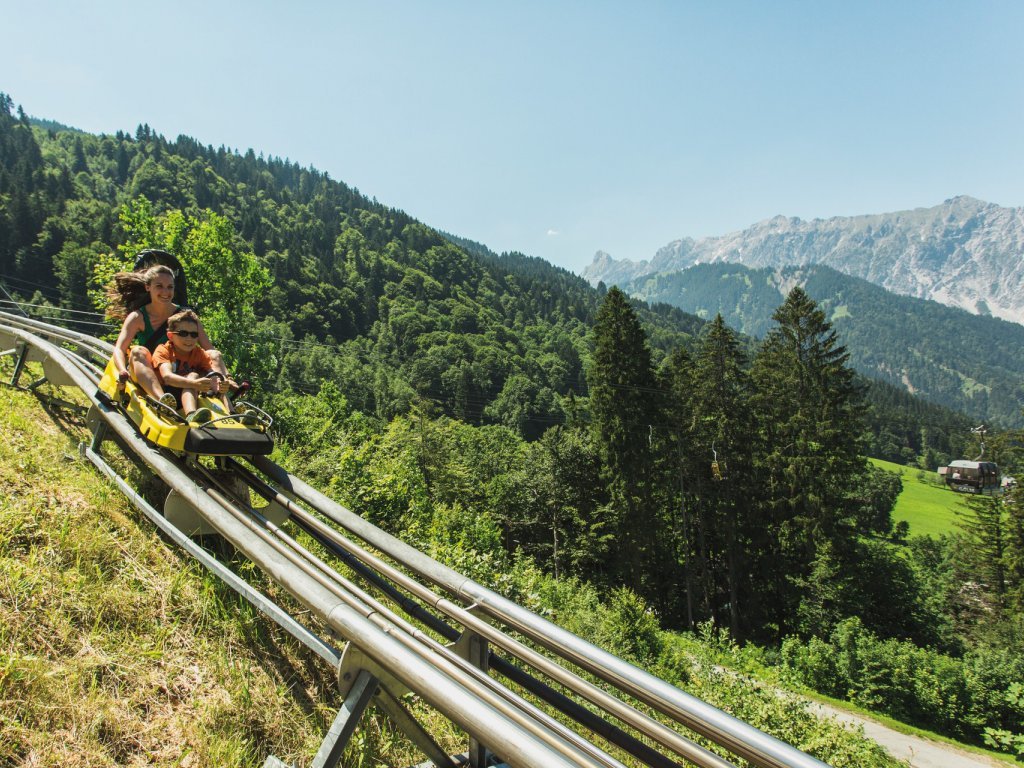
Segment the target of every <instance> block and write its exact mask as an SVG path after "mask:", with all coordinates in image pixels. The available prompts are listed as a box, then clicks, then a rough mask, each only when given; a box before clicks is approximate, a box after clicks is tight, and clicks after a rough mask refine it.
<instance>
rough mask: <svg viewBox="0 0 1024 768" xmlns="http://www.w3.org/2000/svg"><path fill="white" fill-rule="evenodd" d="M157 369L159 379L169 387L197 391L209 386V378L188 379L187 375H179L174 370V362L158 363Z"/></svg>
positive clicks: (202, 390) (204, 389)
mask: <svg viewBox="0 0 1024 768" xmlns="http://www.w3.org/2000/svg"><path fill="white" fill-rule="evenodd" d="M157 370H158V371H159V372H160V379H161V380H162V381H163V383H164V384H165V385H167V386H169V387H180V388H181V389H194V390H196V391H197V392H206V391H208V390H209V389H210V387H211V383H210V380H209V379H190V378H188V377H187V376H179V375H178V374H177V373H175V372H174V364H173V363H171V362H166V363H160V367H159V368H158V369H157Z"/></svg>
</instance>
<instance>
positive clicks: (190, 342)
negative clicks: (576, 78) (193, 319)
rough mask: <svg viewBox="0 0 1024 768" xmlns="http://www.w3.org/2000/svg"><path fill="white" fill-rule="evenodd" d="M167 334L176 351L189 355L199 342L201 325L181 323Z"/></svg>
mask: <svg viewBox="0 0 1024 768" xmlns="http://www.w3.org/2000/svg"><path fill="white" fill-rule="evenodd" d="M167 336H168V337H169V338H170V340H171V344H172V345H174V350H175V351H176V352H180V353H181V354H183V355H187V354H188V353H189V352H191V351H192V350H193V349H194V348H195V346H196V344H198V343H199V326H198V325H196V324H195V323H190V322H184V323H179V324H178V327H177V328H175V329H174V330H173V331H170V330H169V331H167Z"/></svg>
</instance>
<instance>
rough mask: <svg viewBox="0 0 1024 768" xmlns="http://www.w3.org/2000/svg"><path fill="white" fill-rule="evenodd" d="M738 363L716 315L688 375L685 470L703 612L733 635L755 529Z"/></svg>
mask: <svg viewBox="0 0 1024 768" xmlns="http://www.w3.org/2000/svg"><path fill="white" fill-rule="evenodd" d="M745 364H746V361H745V359H744V355H743V352H742V350H741V348H740V345H739V341H738V340H737V338H736V334H735V333H733V331H732V330H731V329H730V328H729V327H728V326H726V325H725V321H724V320H723V319H722V316H721V315H718V316H716V317H715V319H714V321H713V322H712V323H711V326H710V327H709V329H708V332H707V334H706V335H705V337H704V339H703V340H702V343H701V345H700V348H699V350H698V352H697V356H696V360H695V365H694V372H693V410H694V430H693V441H694V447H695V448H696V449H697V452H698V457H699V458H698V459H697V461H696V463H695V464H694V467H693V469H694V475H695V479H696V480H697V482H698V483H699V484H700V496H701V500H702V504H701V508H700V514H698V516H697V520H696V522H697V532H698V535H699V536H700V538H701V539H702V540H703V541H704V542H705V545H704V547H703V549H704V553H705V558H706V559H707V566H706V570H707V572H708V573H709V575H710V576H711V578H712V581H713V593H712V599H713V602H712V604H711V605H710V606H709V608H710V611H711V615H712V617H713V618H714V619H715V621H716V622H717V623H719V624H723V625H724V624H727V625H728V627H729V629H730V631H731V632H732V635H733V637H734V638H737V639H739V638H741V637H742V636H743V634H744V629H743V627H742V626H741V615H742V614H744V613H747V610H746V609H747V603H748V600H747V598H748V596H749V591H748V589H747V587H746V584H747V581H746V578H745V575H746V574H747V573H748V572H749V568H748V564H749V560H750V554H751V553H750V551H749V550H750V541H751V537H752V536H754V535H756V533H757V532H756V525H755V520H754V514H753V513H754V510H753V508H752V504H751V502H752V499H753V498H755V488H754V479H755V478H754V472H753V465H752V464H753V453H752V450H753V446H754V443H755V439H754V434H755V428H754V420H753V416H752V414H751V410H750V384H749V379H748V375H747V373H746V370H745ZM726 612H727V616H726V615H724V614H726ZM748 618H749V616H748Z"/></svg>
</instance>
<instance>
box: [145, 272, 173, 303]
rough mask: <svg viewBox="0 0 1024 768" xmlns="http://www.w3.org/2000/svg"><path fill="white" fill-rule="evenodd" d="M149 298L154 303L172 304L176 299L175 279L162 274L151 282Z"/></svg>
mask: <svg viewBox="0 0 1024 768" xmlns="http://www.w3.org/2000/svg"><path fill="white" fill-rule="evenodd" d="M148 287H149V298H150V300H151V301H153V303H159V304H170V303H171V300H172V299H173V298H174V278H173V277H171V276H170V275H168V274H166V273H165V272H160V273H158V274H157V275H156V277H154V278H153V279H152V280H150V281H149V286H148Z"/></svg>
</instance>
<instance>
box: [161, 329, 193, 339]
mask: <svg viewBox="0 0 1024 768" xmlns="http://www.w3.org/2000/svg"><path fill="white" fill-rule="evenodd" d="M168 333H173V334H174V335H175V336H191V337H192V338H193V339H198V338H199V331H168Z"/></svg>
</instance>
